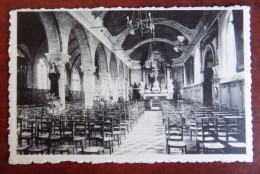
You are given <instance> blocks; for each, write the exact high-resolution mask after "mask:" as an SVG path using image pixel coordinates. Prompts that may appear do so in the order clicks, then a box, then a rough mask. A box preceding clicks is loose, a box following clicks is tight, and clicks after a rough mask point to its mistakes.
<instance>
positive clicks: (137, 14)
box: [126, 11, 154, 36]
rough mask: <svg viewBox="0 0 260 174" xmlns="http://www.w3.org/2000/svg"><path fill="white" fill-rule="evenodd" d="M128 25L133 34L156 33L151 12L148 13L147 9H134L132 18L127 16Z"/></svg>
mask: <svg viewBox="0 0 260 174" xmlns="http://www.w3.org/2000/svg"><path fill="white" fill-rule="evenodd" d="M126 26H127V27H128V28H129V29H130V34H131V35H141V36H143V35H144V34H148V33H149V34H152V35H154V23H153V21H152V17H151V13H150V12H149V13H148V15H147V13H146V11H144V12H142V11H133V14H132V18H131V19H130V18H129V16H127V24H126Z"/></svg>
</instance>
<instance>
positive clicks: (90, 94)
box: [80, 63, 96, 108]
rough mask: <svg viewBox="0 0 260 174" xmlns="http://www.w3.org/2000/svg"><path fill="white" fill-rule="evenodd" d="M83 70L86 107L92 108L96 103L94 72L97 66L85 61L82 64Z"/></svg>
mask: <svg viewBox="0 0 260 174" xmlns="http://www.w3.org/2000/svg"><path fill="white" fill-rule="evenodd" d="M80 68H81V71H82V72H83V74H84V75H83V80H84V93H85V108H91V107H92V106H93V104H94V102H93V101H94V89H95V79H94V72H95V69H96V67H95V66H93V65H92V64H91V63H85V64H84V65H82V66H80Z"/></svg>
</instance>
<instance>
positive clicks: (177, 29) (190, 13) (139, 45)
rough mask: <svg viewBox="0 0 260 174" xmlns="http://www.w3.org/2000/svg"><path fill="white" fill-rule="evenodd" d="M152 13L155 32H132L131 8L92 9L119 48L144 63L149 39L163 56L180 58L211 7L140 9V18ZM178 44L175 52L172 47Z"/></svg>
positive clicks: (190, 43) (170, 58) (206, 18)
mask: <svg viewBox="0 0 260 174" xmlns="http://www.w3.org/2000/svg"><path fill="white" fill-rule="evenodd" d="M149 12H150V13H151V16H152V20H153V22H154V24H155V34H154V36H152V35H151V34H144V35H143V36H141V35H131V34H129V30H128V28H127V25H126V24H127V16H129V17H130V19H131V17H132V14H133V13H136V12H133V11H105V12H104V11H103V12H102V11H95V12H93V13H92V15H93V16H95V18H98V17H99V18H101V19H102V20H103V25H104V27H105V28H106V29H107V30H108V31H109V33H110V34H111V36H112V37H117V38H118V42H119V43H121V45H120V46H121V48H122V50H124V51H125V52H126V53H127V55H128V56H129V57H130V58H131V59H132V60H134V61H140V62H141V63H143V62H144V61H145V60H146V59H147V57H148V52H149V46H150V43H152V47H153V49H156V50H159V51H160V52H161V53H162V55H163V56H164V58H165V60H166V61H167V62H169V64H170V63H171V62H172V60H173V59H176V58H180V57H181V55H182V54H183V53H184V52H186V51H187V50H188V49H189V47H190V46H191V45H192V43H193V40H194V38H195V37H196V36H197V34H198V33H199V32H200V30H201V28H202V27H203V23H205V21H207V20H208V19H209V18H210V16H211V15H212V14H213V13H214V11H200V10H182V11H179V10H168V11H167V10H166V11H165V10H164V11H159V10H153V11H141V14H142V18H145V17H146V16H147V14H148V13H149ZM178 36H184V38H185V40H184V41H183V42H180V41H179V40H178V39H177V37H178ZM175 46H177V47H179V50H178V51H177V52H176V51H175V50H174V49H173V48H174V47H175Z"/></svg>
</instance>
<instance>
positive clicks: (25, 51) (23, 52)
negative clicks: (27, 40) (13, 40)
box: [17, 44, 31, 59]
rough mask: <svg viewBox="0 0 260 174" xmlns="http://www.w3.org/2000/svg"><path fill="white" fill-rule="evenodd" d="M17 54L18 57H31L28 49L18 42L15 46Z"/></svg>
mask: <svg viewBox="0 0 260 174" xmlns="http://www.w3.org/2000/svg"><path fill="white" fill-rule="evenodd" d="M17 52H18V53H17V54H18V56H20V57H24V58H28V59H31V54H30V50H29V48H28V47H27V45H25V44H19V45H18V47H17Z"/></svg>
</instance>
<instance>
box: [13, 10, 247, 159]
mask: <svg viewBox="0 0 260 174" xmlns="http://www.w3.org/2000/svg"><path fill="white" fill-rule="evenodd" d="M243 27H244V26H243V11H242V10H148V9H147V10H146V9H142V10H123V9H121V10H120V9H117V10H110V9H100V10H75V11H73V10H72V11H65V10H64V11H63V10H61V11H44V12H43V11H31V12H23V11H20V12H18V13H17V147H16V151H17V154H25V155H26V154H65V155H67V154H69V155H73V154H87V155H91V154H96V155H128V154H130V155H135V154H136V155H137V154H165V155H166V154H168V155H180V154H183V155H184V154H244V153H246V138H245V119H246V118H245V117H246V116H245V104H244V103H245V102H244V101H245V92H244V88H245V87H244V86H245V85H244V80H245V76H244V40H243V31H244V28H243Z"/></svg>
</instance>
